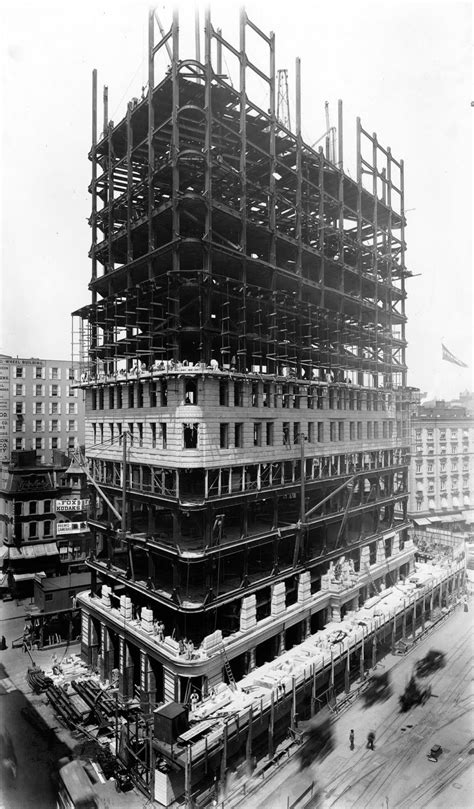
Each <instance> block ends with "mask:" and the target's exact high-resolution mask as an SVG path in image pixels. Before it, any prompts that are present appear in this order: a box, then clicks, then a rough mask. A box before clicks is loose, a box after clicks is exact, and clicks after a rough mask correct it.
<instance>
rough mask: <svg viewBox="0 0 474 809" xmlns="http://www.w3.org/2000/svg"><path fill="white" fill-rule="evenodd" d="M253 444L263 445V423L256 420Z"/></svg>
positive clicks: (256, 445) (255, 445)
mask: <svg viewBox="0 0 474 809" xmlns="http://www.w3.org/2000/svg"><path fill="white" fill-rule="evenodd" d="M253 445H254V447H261V446H262V424H261V422H259V421H256V422H254V425H253Z"/></svg>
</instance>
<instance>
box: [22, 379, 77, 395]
mask: <svg viewBox="0 0 474 809" xmlns="http://www.w3.org/2000/svg"><path fill="white" fill-rule="evenodd" d="M47 390H49V394H47V393H46V391H47ZM31 392H32V395H33V396H47V395H49V396H63V395H64V394H63V390H62V388H61V386H60V385H48V386H47V385H39V384H35V385H32V388H31ZM13 395H14V396H26V385H23V384H19V383H18V382H17V383H15V384H14V385H13ZM66 396H71V397H72V396H76V397H77V389H76V388H73V387H72V386H71V385H66Z"/></svg>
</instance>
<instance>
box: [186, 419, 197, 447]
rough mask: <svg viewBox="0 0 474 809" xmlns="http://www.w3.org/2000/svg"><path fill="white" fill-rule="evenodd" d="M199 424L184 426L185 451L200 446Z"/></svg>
mask: <svg viewBox="0 0 474 809" xmlns="http://www.w3.org/2000/svg"><path fill="white" fill-rule="evenodd" d="M198 427H199V425H198V423H197V422H193V423H187V424H183V446H184V449H196V448H197V445H198Z"/></svg>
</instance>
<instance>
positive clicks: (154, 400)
mask: <svg viewBox="0 0 474 809" xmlns="http://www.w3.org/2000/svg"><path fill="white" fill-rule="evenodd" d="M150 407H158V383H157V382H150Z"/></svg>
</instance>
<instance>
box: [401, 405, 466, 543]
mask: <svg viewBox="0 0 474 809" xmlns="http://www.w3.org/2000/svg"><path fill="white" fill-rule="evenodd" d="M411 444H412V455H411V457H412V462H411V464H410V498H409V502H408V509H409V514H410V515H411V516H412V517H413V519H414V521H415V523H416V524H417V525H418V526H424V525H425V526H426V525H429V524H431V523H437V524H440V525H441V524H444V523H446V524H447V525H453V524H456V523H459V527H460V528H463V527H465V526H466V525H469V524H470V523H471V521H472V517H473V515H474V511H473V494H474V419H473V417H472V416H470V415H469V414H468V412H467V409H466V408H465V407H459V406H457V405H454V404H451V403H450V402H445V401H437V402H434V403H430V404H427V405H423V406H421V407H420V408H419V410H418V413H417V415H415V416H414V417H413V418H412V423H411Z"/></svg>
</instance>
